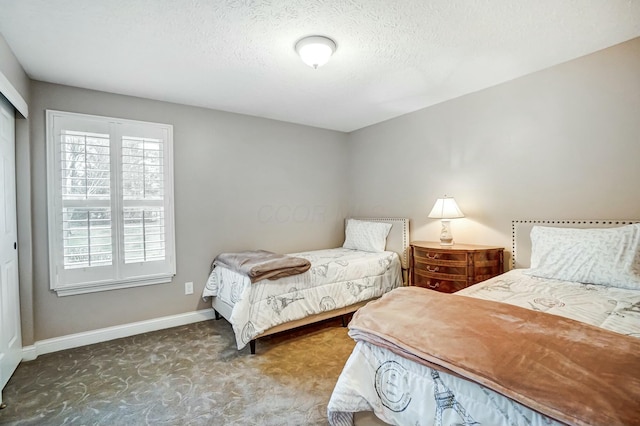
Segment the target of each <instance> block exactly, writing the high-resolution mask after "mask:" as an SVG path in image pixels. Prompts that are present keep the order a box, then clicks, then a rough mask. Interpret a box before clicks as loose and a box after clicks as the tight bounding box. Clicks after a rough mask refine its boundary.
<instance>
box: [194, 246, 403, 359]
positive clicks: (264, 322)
mask: <svg viewBox="0 0 640 426" xmlns="http://www.w3.org/2000/svg"><path fill="white" fill-rule="evenodd" d="M291 256H296V257H302V258H305V259H308V260H309V261H310V262H311V268H310V269H309V270H308V271H307V272H305V273H303V274H299V275H294V276H290V277H286V278H281V279H278V280H273V281H272V280H262V281H257V282H255V283H253V284H251V281H250V280H249V278H248V277H246V276H244V275H240V274H238V273H236V272H233V271H230V270H228V269H226V268H220V267H217V268H215V269H214V270H213V271H212V273H211V274H210V275H209V279H208V280H207V284H206V286H205V289H204V292H203V294H202V296H203V297H210V296H212V297H218V298H220V299H222V301H224V302H226V303H227V304H229V305H231V306H233V310H232V314H231V318H229V320H230V322H231V325H232V326H233V330H234V333H235V335H236V343H237V346H238V349H242V348H243V347H244V346H246V344H247V343H249V341H251V340H252V339H253V338H255V337H256V336H258V335H260V334H261V333H262V332H264V331H265V330H267V329H269V328H271V327H274V326H276V325H278V324H282V323H285V322H289V321H294V320H297V319H301V318H305V317H307V316H309V315H313V314H318V313H321V312H326V311H330V310H333V309H338V308H342V307H345V306H349V305H352V304H354V303H358V302H361V301H364V300H368V299H372V298H375V297H379V296H381V295H382V294H384V293H386V292H388V291H391V290H392V289H394V288H396V287H398V286H399V285H401V284H402V272H401V266H400V259H399V257H398V255H397V254H396V253H394V252H382V253H369V252H363V251H357V250H350V249H344V248H336V249H327V250H316V251H309V252H302V253H292V254H291Z"/></svg>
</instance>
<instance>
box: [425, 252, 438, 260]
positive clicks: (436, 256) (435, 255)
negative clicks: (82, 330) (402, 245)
mask: <svg viewBox="0 0 640 426" xmlns="http://www.w3.org/2000/svg"><path fill="white" fill-rule="evenodd" d="M439 256H440V254H439V253H434V254H433V255H431V254H429V253H427V259H437V258H438V257H439Z"/></svg>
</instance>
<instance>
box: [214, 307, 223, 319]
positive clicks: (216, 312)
mask: <svg viewBox="0 0 640 426" xmlns="http://www.w3.org/2000/svg"><path fill="white" fill-rule="evenodd" d="M213 313H214V314H215V316H216V320H219V319H220V318H222V316H221V315H220V314H219V313H218V311H216V310H215V309H214V310H213Z"/></svg>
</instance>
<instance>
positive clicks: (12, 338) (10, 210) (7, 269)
mask: <svg viewBox="0 0 640 426" xmlns="http://www.w3.org/2000/svg"><path fill="white" fill-rule="evenodd" d="M15 164H16V162H15V112H14V109H13V106H12V105H11V104H10V103H9V102H8V101H7V100H6V99H5V97H4V96H2V95H1V94H0V404H1V403H2V388H4V386H5V385H6V384H7V382H8V381H9V378H10V377H11V374H13V372H14V370H15V369H16V367H17V366H18V364H19V363H20V360H21V359H22V337H21V335H20V296H19V293H18V250H17V241H18V232H17V223H16V168H15V167H16V166H15Z"/></svg>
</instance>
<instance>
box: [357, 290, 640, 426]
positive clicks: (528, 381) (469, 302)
mask: <svg viewBox="0 0 640 426" xmlns="http://www.w3.org/2000/svg"><path fill="white" fill-rule="evenodd" d="M349 328H350V331H349V334H350V335H351V336H352V337H353V338H354V339H355V340H364V341H369V342H371V343H373V344H377V345H378V346H382V347H386V348H388V349H389V350H391V351H393V352H395V353H397V354H399V355H401V356H405V357H407V358H409V359H413V360H414V361H418V362H422V363H423V364H425V365H427V366H430V367H434V365H435V366H437V367H436V368H438V369H441V370H445V371H448V372H453V373H454V374H456V375H459V376H462V377H464V378H467V379H469V380H472V381H475V382H477V383H479V384H481V385H483V386H486V387H488V388H491V389H493V390H495V391H497V392H500V393H502V394H503V395H506V396H507V397H509V398H512V399H514V400H516V401H518V402H520V403H522V404H523V405H526V406H529V407H531V408H532V409H534V410H536V411H539V412H540V413H542V414H545V415H547V416H549V417H552V418H554V419H556V420H558V421H560V422H564V423H567V424H571V425H638V424H640V339H638V338H634V337H630V336H625V335H622V334H617V333H614V332H612V331H608V330H604V329H601V328H598V327H594V326H591V325H588V324H584V323H581V322H578V321H574V320H571V319H567V318H563V317H559V316H556V315H551V314H546V313H543V312H537V311H532V310H528V309H525V308H521V307H518V306H512V305H508V304H505V303H499V302H493V301H488V300H481V299H475V298H471V297H465V296H461V295H455V294H446V293H439V292H436V291H430V290H425V289H422V288H418V287H401V288H398V289H395V290H393V291H391V292H390V293H387V294H386V295H384V296H383V297H382V298H381V299H379V300H377V301H374V302H370V303H369V304H367V305H366V306H364V307H362V308H360V310H358V311H357V312H356V314H355V315H354V317H353V319H352V321H351V323H350V324H349Z"/></svg>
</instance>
